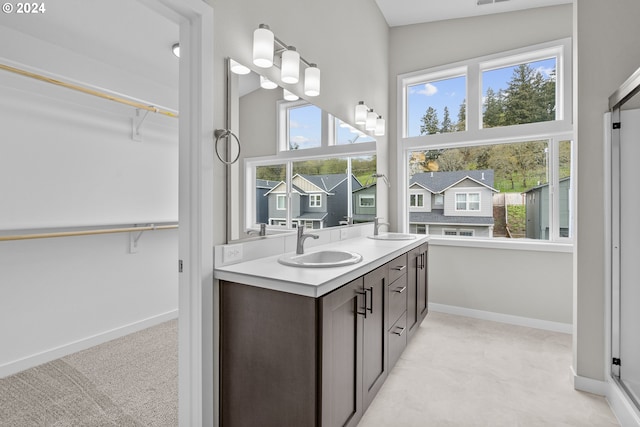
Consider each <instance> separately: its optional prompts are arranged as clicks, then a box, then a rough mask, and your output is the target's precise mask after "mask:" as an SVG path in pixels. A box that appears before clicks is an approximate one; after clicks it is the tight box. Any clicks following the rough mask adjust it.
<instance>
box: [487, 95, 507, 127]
mask: <svg viewBox="0 0 640 427" xmlns="http://www.w3.org/2000/svg"><path fill="white" fill-rule="evenodd" d="M504 123H505V114H504V94H503V92H502V90H500V91H498V93H497V94H496V93H495V91H494V90H493V89H492V88H488V89H487V94H486V97H485V101H484V114H483V116H482V126H483V127H485V128H492V127H498V126H503V125H504Z"/></svg>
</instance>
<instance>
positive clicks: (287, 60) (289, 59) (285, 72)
mask: <svg viewBox="0 0 640 427" xmlns="http://www.w3.org/2000/svg"><path fill="white" fill-rule="evenodd" d="M280 78H281V79H282V81H283V82H285V83H289V84H296V83H298V80H300V54H299V53H298V52H297V51H296V48H295V47H293V46H289V47H288V48H287V50H285V51H284V52H282V70H281V74H280Z"/></svg>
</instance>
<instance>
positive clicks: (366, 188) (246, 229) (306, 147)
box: [226, 59, 386, 242]
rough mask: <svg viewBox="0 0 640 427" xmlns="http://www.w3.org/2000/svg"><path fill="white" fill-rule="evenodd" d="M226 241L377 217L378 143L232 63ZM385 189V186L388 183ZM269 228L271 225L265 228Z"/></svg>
mask: <svg viewBox="0 0 640 427" xmlns="http://www.w3.org/2000/svg"><path fill="white" fill-rule="evenodd" d="M227 65H228V67H227V128H228V129H230V130H231V131H233V133H234V134H236V135H237V136H238V139H239V140H240V147H241V149H240V152H239V153H238V151H237V147H235V146H234V145H235V139H233V138H230V139H228V140H227V147H226V150H227V155H228V158H229V159H232V158H235V157H238V161H237V162H235V163H234V164H232V165H229V166H228V167H227V172H228V175H227V180H228V181H227V193H228V194H227V200H228V206H227V221H228V223H227V240H228V241H229V242H232V241H236V240H241V239H248V238H264V235H265V234H266V235H267V236H269V235H274V234H280V233H291V232H294V230H295V229H296V228H297V227H298V226H300V225H304V227H305V228H308V229H324V228H328V227H337V226H345V225H348V224H356V223H361V222H370V221H373V218H374V217H375V216H376V206H377V197H376V193H377V192H376V189H377V185H378V184H379V183H378V180H377V178H376V175H377V174H376V170H377V158H376V154H375V153H376V140H375V138H374V137H373V136H372V135H370V133H371V132H369V133H366V132H364V131H363V130H362V129H358V128H356V127H354V126H352V125H351V124H350V123H347V122H346V121H343V120H341V119H340V118H337V117H335V116H333V115H332V114H330V113H328V112H326V111H323V110H322V109H321V108H319V107H318V106H316V105H314V104H313V103H311V102H309V101H307V100H305V99H302V98H299V97H298V96H296V95H295V94H293V93H291V92H289V91H287V90H286V89H283V88H282V87H279V86H278V85H276V84H274V83H271V82H270V81H268V80H266V79H265V77H264V76H261V75H258V74H257V73H255V72H254V71H251V70H249V69H248V68H247V67H244V70H243V68H242V67H241V66H240V70H241V72H243V73H244V74H238V73H236V72H234V71H233V69H235V67H237V66H238V64H237V63H236V62H235V61H233V60H231V59H228V61H227ZM383 185H386V184H383ZM263 224H264V225H263Z"/></svg>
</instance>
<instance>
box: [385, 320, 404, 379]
mask: <svg viewBox="0 0 640 427" xmlns="http://www.w3.org/2000/svg"><path fill="white" fill-rule="evenodd" d="M406 329H407V315H406V313H405V314H403V315H402V316H401V317H400V319H398V321H397V322H396V323H395V324H394V325H393V326H392V327H391V328H390V329H389V368H391V367H392V366H394V365H395V364H396V362H397V361H398V359H399V358H400V355H401V354H402V352H403V351H404V348H405V347H406V346H407V334H406Z"/></svg>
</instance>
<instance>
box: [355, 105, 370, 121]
mask: <svg viewBox="0 0 640 427" xmlns="http://www.w3.org/2000/svg"><path fill="white" fill-rule="evenodd" d="M366 121H367V106H366V105H364V101H360V102H358V105H356V117H355V120H354V122H355V124H357V125H363V124H365V122H366Z"/></svg>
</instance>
